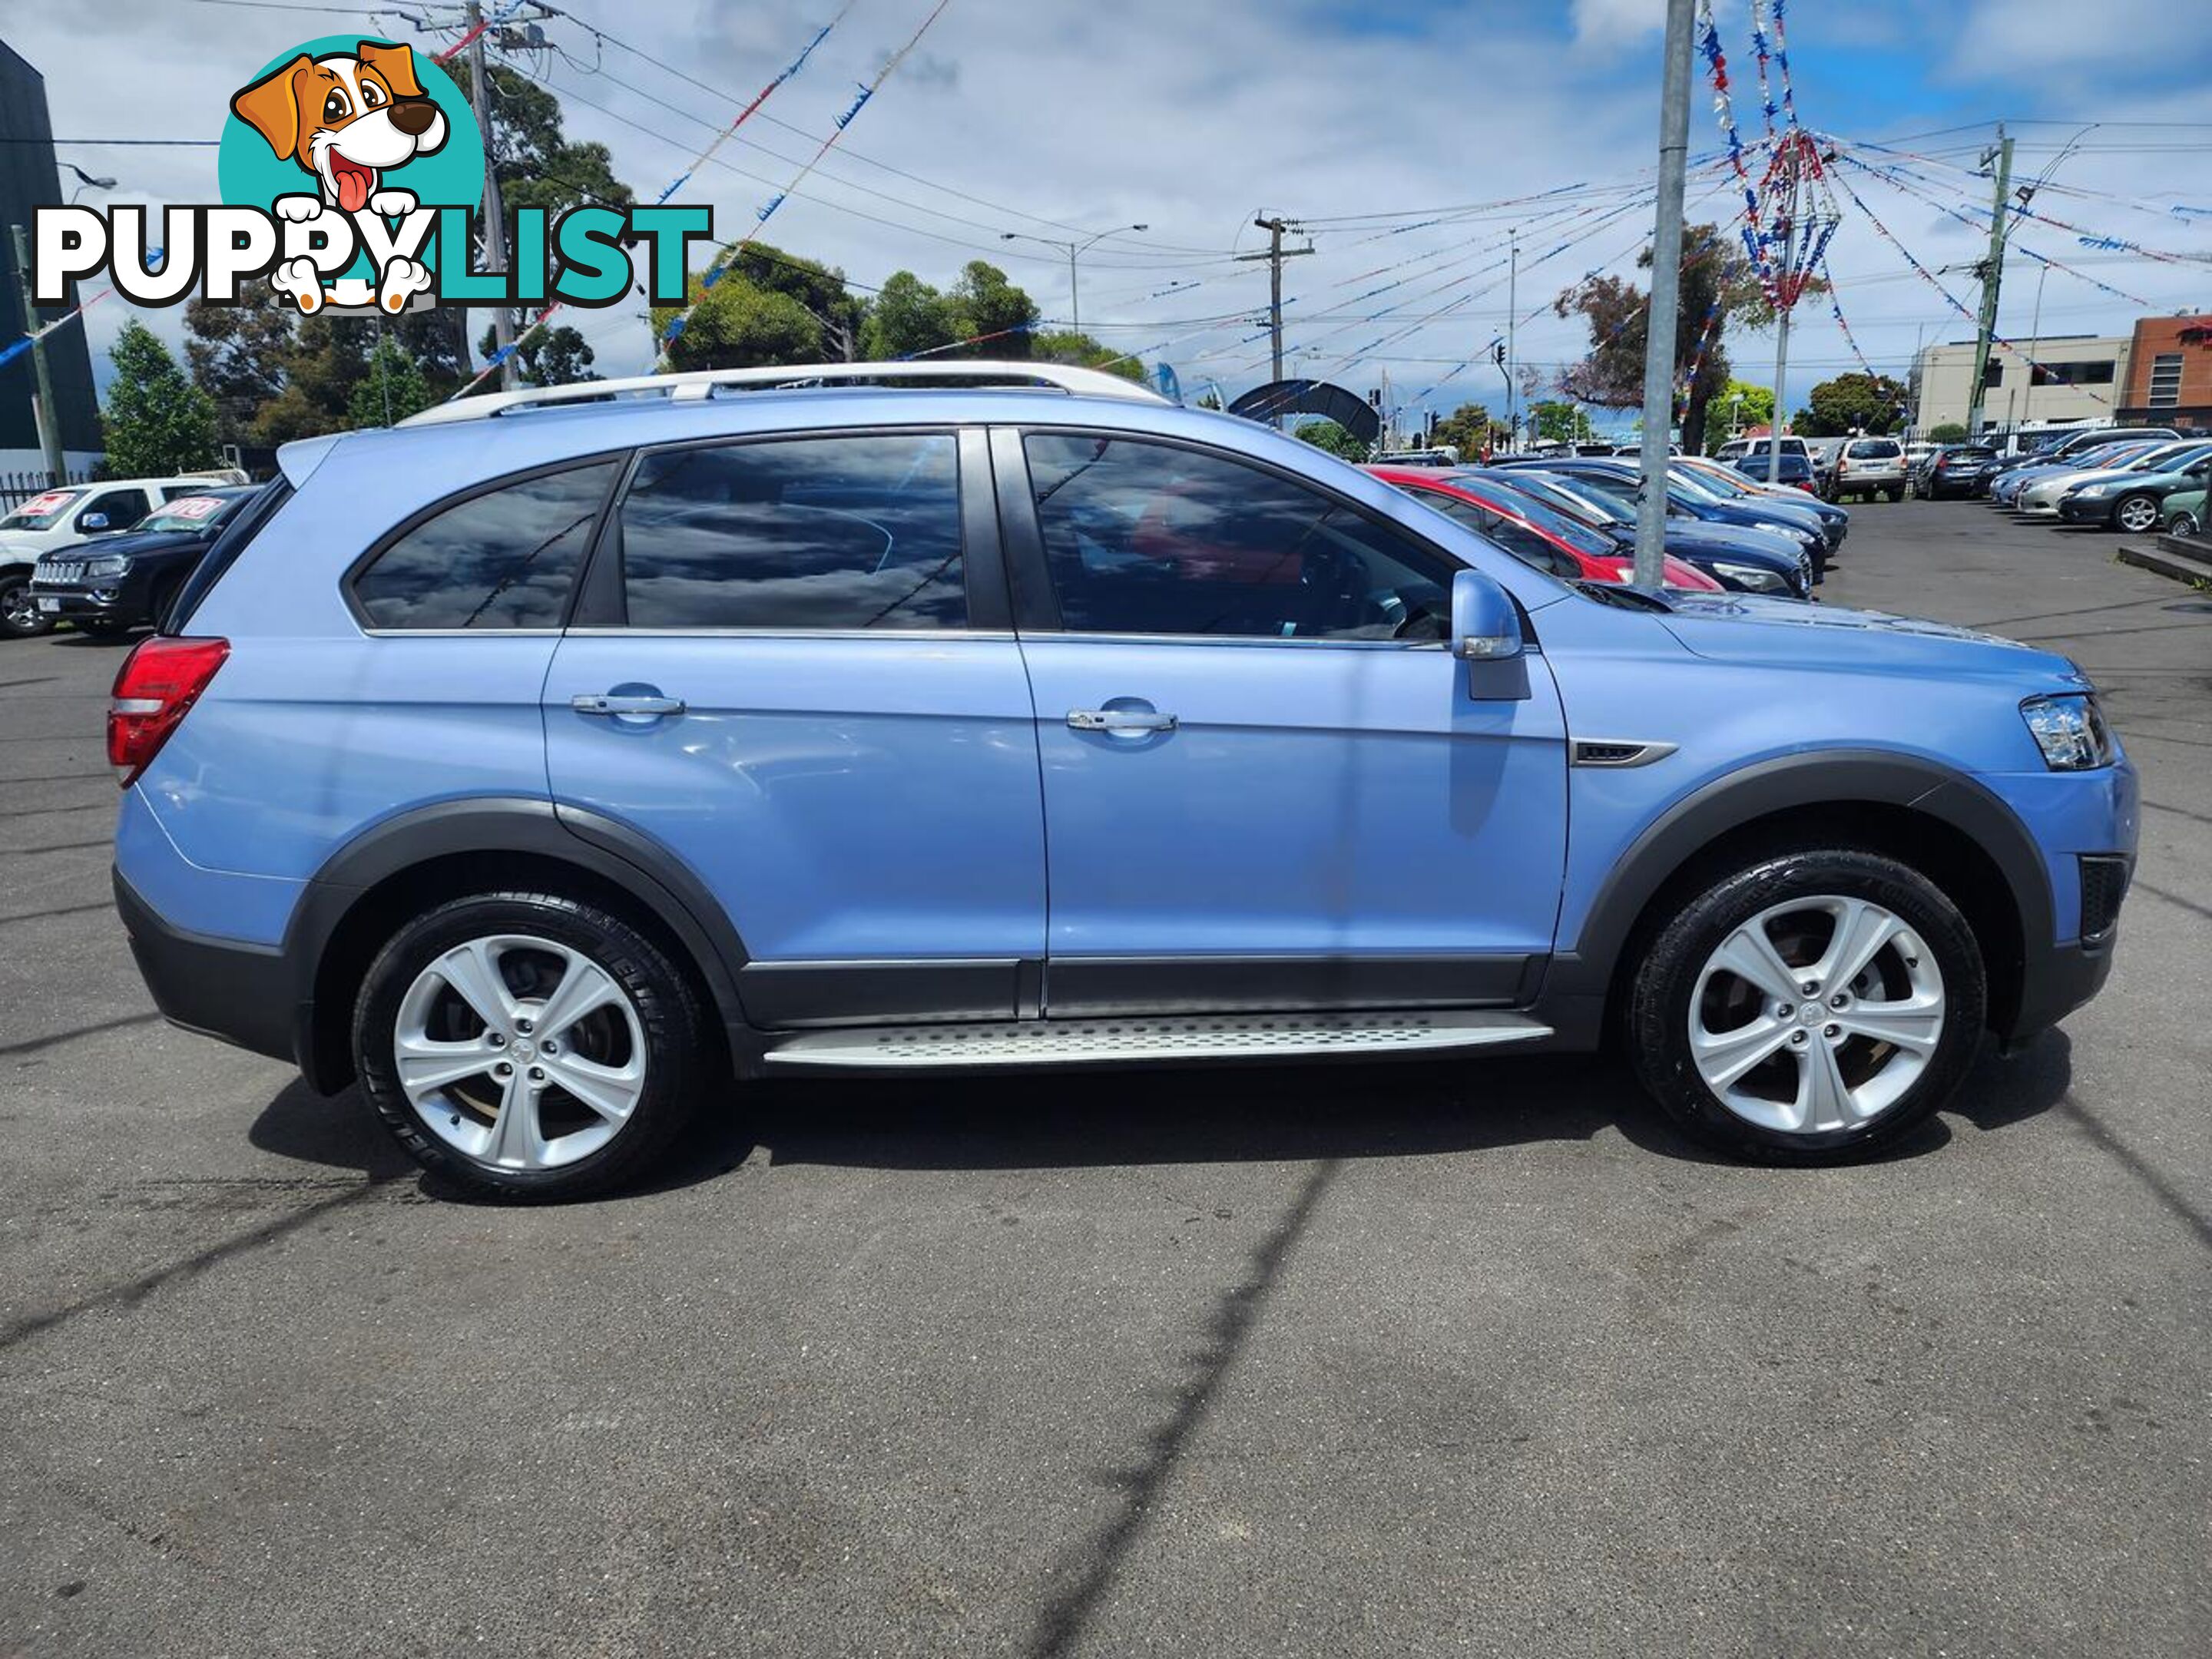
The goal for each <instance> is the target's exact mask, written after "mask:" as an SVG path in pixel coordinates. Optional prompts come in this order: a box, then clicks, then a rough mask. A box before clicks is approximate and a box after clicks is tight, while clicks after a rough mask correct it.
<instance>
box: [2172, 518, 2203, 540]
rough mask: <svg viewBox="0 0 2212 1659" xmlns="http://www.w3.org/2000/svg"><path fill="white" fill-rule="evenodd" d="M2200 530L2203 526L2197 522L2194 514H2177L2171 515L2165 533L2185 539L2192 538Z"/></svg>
mask: <svg viewBox="0 0 2212 1659" xmlns="http://www.w3.org/2000/svg"><path fill="white" fill-rule="evenodd" d="M2201 528H2203V526H2200V525H2199V524H2198V523H2197V515H2196V514H2195V513H2175V514H2174V515H2173V521H2172V523H2170V524H2168V525H2167V526H2166V534H2167V535H2169V536H2180V537H2184V538H2186V537H2190V536H2194V535H2195V534H2196V533H2197V531H2198V530H2200V529H2201Z"/></svg>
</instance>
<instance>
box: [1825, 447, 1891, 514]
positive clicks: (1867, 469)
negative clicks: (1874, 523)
mask: <svg viewBox="0 0 2212 1659" xmlns="http://www.w3.org/2000/svg"><path fill="white" fill-rule="evenodd" d="M1846 495H1857V496H1859V497H1861V498H1862V499H1871V498H1872V497H1874V496H1876V495H1887V496H1888V497H1889V499H1890V500H1891V501H1903V500H1904V499H1905V446H1904V445H1902V444H1900V443H1899V442H1898V441H1897V440H1896V439H1894V438H1854V439H1852V440H1851V441H1850V442H1849V443H1847V444H1845V445H1844V447H1842V448H1841V449H1839V450H1838V451H1837V452H1836V465H1835V471H1833V472H1832V474H1831V475H1830V477H1829V481H1828V499H1829V500H1830V501H1841V500H1843V499H1844V496H1846Z"/></svg>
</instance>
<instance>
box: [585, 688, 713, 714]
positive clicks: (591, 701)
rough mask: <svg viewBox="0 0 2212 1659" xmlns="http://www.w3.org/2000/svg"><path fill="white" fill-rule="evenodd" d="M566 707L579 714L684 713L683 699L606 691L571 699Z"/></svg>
mask: <svg viewBox="0 0 2212 1659" xmlns="http://www.w3.org/2000/svg"><path fill="white" fill-rule="evenodd" d="M568 707H569V708H573V709H574V710H575V711H576V712H577V713H578V714H682V713H683V712H684V699H683V698H681V697H659V696H653V697H648V696H634V695H631V694H629V693H625V692H613V691H606V692H601V693H599V694H598V695H597V696H577V697H571V698H569V699H568Z"/></svg>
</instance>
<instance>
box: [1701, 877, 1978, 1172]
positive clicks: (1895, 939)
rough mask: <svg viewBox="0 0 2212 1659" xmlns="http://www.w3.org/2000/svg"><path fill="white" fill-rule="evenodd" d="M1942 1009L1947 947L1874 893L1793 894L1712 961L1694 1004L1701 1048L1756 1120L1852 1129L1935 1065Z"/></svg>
mask: <svg viewBox="0 0 2212 1659" xmlns="http://www.w3.org/2000/svg"><path fill="white" fill-rule="evenodd" d="M1944 1013H1945V1002H1944V995H1943V975H1942V969H1939V968H1938V967H1937V966H1936V955H1935V952H1934V951H1930V950H1929V948H1928V946H1927V945H1926V944H1925V943H1924V942H1923V940H1922V939H1920V937H1919V935H1917V933H1914V932H1913V931H1912V929H1911V927H1910V926H1908V925H1907V924H1906V923H1905V921H1904V920H1903V919H1902V918H1901V917H1899V916H1898V915H1894V914H1893V912H1891V911H1888V910H1886V909H1884V908H1882V907H1881V905H1879V904H1875V903H1873V902H1869V901H1868V900H1866V899H1859V898H1844V897H1840V896H1826V895H1824V896H1817V897H1809V898H1798V899H1791V900H1789V901H1788V902H1784V903H1782V904H1777V905H1773V906H1771V907H1770V908H1767V909H1765V910H1762V911H1760V912H1759V915H1755V916H1753V918H1752V919H1751V920H1750V921H1747V922H1745V923H1744V924H1743V925H1742V926H1741V927H1738V928H1737V929H1735V932H1733V933H1730V934H1729V936H1728V937H1727V938H1726V939H1723V940H1722V941H1721V943H1720V945H1719V947H1718V948H1717V950H1715V951H1714V952H1713V953H1712V955H1711V957H1708V958H1707V959H1706V962H1705V967H1704V968H1703V969H1701V970H1700V971H1699V975H1698V982H1697V986H1696V987H1695V988H1694V989H1693V990H1692V993H1691V996H1690V1053H1691V1055H1692V1059H1693V1060H1695V1062H1696V1065H1697V1067H1698V1075H1699V1077H1701V1078H1703V1079H1705V1085H1706V1087H1708V1088H1710V1089H1711V1091H1713V1093H1714V1095H1715V1096H1717V1097H1718V1098H1719V1100H1720V1103H1722V1104H1723V1106H1725V1107H1727V1108H1728V1109H1729V1111H1731V1112H1733V1113H1735V1115H1737V1116H1738V1117H1740V1118H1741V1119H1743V1120H1744V1121H1746V1122H1747V1123H1754V1124H1757V1125H1759V1127H1762V1128H1766V1129H1776V1130H1780V1131H1782V1132H1783V1133H1788V1134H1818V1133H1826V1132H1827V1131H1831V1130H1837V1129H1853V1128H1857V1127H1860V1126H1861V1125H1863V1124H1865V1123H1868V1122H1869V1121H1872V1120H1873V1119H1875V1118H1876V1117H1878V1116H1880V1115H1881V1114H1882V1113H1884V1112H1886V1111H1887V1110H1888V1109H1890V1108H1891V1107H1893V1106H1894V1105H1895V1104H1897V1103H1898V1102H1899V1100H1901V1099H1903V1098H1904V1097H1905V1091H1907V1090H1909V1089H1910V1088H1911V1086H1912V1085H1913V1084H1914V1082H1915V1081H1917V1079H1918V1078H1919V1077H1920V1075H1921V1073H1923V1072H1925V1071H1926V1070H1927V1069H1928V1066H1929V1061H1931V1060H1933V1059H1934V1058H1935V1055H1936V1047H1937V1045H1938V1044H1939V1043H1940V1042H1942V1037H1943V1023H1944Z"/></svg>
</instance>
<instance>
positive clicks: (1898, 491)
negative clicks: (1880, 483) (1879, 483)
mask: <svg viewBox="0 0 2212 1659" xmlns="http://www.w3.org/2000/svg"><path fill="white" fill-rule="evenodd" d="M1881 493H1882V494H1883V495H1887V496H1888V497H1889V499H1890V500H1891V501H1903V500H1904V499H1905V486H1904V485H1903V484H1892V485H1890V487H1889V488H1888V489H1885V490H1883V491H1882V492H1881Z"/></svg>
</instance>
